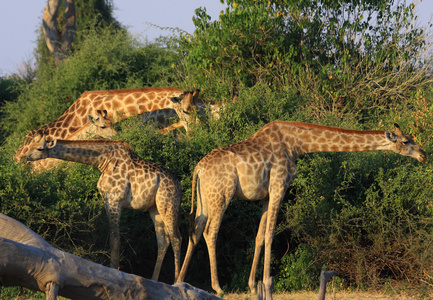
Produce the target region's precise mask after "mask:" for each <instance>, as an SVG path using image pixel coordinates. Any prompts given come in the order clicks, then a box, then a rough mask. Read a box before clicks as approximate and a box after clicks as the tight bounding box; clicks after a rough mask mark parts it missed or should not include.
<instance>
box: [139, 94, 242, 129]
mask: <svg viewBox="0 0 433 300" xmlns="http://www.w3.org/2000/svg"><path fill="white" fill-rule="evenodd" d="M199 93H200V90H199V89H197V90H195V92H194V94H193V99H192V101H191V106H190V110H189V112H190V115H192V114H193V113H192V111H193V109H195V108H196V109H197V114H198V115H199V116H201V117H204V118H205V119H208V118H209V117H210V116H211V117H213V118H214V119H215V120H218V119H219V118H220V117H221V109H222V108H223V107H224V104H221V103H219V102H216V101H206V100H203V99H201V98H199ZM237 97H238V94H237V93H235V94H234V96H233V103H235V102H236V99H237ZM172 100H173V101H176V102H180V101H181V100H182V99H181V97H174V98H172ZM141 116H142V117H143V122H149V121H153V122H154V123H155V125H156V126H157V127H158V128H159V131H160V132H161V133H164V134H166V133H168V132H171V131H175V130H176V129H178V128H181V127H184V128H185V130H186V132H187V133H188V129H189V127H188V123H190V124H191V123H197V122H200V121H199V120H193V119H191V118H188V119H184V120H183V122H182V120H181V121H179V122H177V123H173V119H174V118H175V117H176V116H177V114H176V111H175V110H173V109H162V110H157V111H152V112H148V113H143V114H141Z"/></svg>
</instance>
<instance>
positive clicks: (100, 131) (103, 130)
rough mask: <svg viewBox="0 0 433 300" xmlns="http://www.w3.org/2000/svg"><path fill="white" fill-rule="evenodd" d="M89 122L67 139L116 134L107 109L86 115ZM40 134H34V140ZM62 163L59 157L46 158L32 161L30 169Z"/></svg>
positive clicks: (103, 137)
mask: <svg viewBox="0 0 433 300" xmlns="http://www.w3.org/2000/svg"><path fill="white" fill-rule="evenodd" d="M87 117H88V119H89V123H87V124H86V125H84V126H83V127H81V129H79V130H77V131H75V132H74V133H73V134H72V135H70V136H69V137H68V138H67V140H85V139H106V138H111V137H114V136H117V131H116V130H115V129H114V127H113V123H112V122H111V121H110V119H109V118H108V116H107V111H106V110H104V114H102V112H101V111H100V110H98V111H97V112H96V115H95V116H92V115H88V116H87ZM41 138H42V136H36V137H35V141H36V142H37V141H39V140H40V139H41ZM61 163H62V160H61V159H57V158H47V159H44V160H38V161H34V162H32V171H33V172H40V171H42V170H46V169H51V168H54V167H57V166H58V165H59V164H61Z"/></svg>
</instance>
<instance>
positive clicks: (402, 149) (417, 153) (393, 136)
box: [385, 124, 427, 162]
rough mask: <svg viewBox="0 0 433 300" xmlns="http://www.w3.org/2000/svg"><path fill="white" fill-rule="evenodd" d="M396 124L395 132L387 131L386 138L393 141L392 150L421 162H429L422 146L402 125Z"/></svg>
mask: <svg viewBox="0 0 433 300" xmlns="http://www.w3.org/2000/svg"><path fill="white" fill-rule="evenodd" d="M394 126H395V130H394V132H391V131H387V132H385V135H386V138H387V139H388V140H389V141H390V142H391V150H392V151H394V152H395V153H398V154H401V155H404V156H409V157H413V158H415V159H417V160H418V161H419V162H427V160H426V153H425V151H424V150H423V149H422V148H421V146H420V145H418V144H417V143H416V142H415V141H414V140H413V138H412V137H411V136H410V135H408V134H404V133H403V131H402V130H401V129H400V126H398V125H397V124H394Z"/></svg>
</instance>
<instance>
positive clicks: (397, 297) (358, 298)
mask: <svg viewBox="0 0 433 300" xmlns="http://www.w3.org/2000/svg"><path fill="white" fill-rule="evenodd" d="M432 296H433V295H429V296H425V297H422V296H420V295H419V294H410V293H407V294H403V293H401V294H391V293H387V294H385V293H381V292H348V291H339V292H332V291H328V292H327V293H326V300H363V299H369V300H409V299H411V300H413V299H432ZM223 298H224V299H227V300H255V299H257V296H256V295H252V294H249V293H239V294H226V295H224V297H223ZM273 299H274V300H316V299H317V292H294V293H283V294H274V295H273Z"/></svg>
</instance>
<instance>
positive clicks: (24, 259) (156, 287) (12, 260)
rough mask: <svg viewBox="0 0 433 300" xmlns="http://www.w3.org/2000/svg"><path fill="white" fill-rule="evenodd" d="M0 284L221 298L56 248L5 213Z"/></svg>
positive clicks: (72, 292)
mask: <svg viewBox="0 0 433 300" xmlns="http://www.w3.org/2000/svg"><path fill="white" fill-rule="evenodd" d="M0 249H1V251H0V284H1V285H3V286H22V287H25V288H28V289H31V290H36V291H41V292H45V293H46V299H56V297H57V295H59V296H63V297H66V298H70V299H90V300H91V299H209V300H213V299H221V298H219V297H216V296H215V295H212V294H210V293H208V292H205V291H203V290H200V289H197V288H195V287H193V286H191V285H189V284H187V283H183V282H182V283H178V284H175V285H168V284H164V283H161V282H157V281H153V280H150V279H145V278H142V277H140V276H136V275H133V274H128V273H125V272H121V271H119V270H115V269H112V268H108V267H105V266H102V265H100V264H96V263H93V262H91V261H88V260H86V259H83V258H81V257H78V256H76V255H73V254H71V253H67V252H64V251H61V250H59V249H57V248H54V247H52V246H51V245H50V244H49V243H47V242H46V241H45V240H44V239H42V238H41V237H40V236H38V235H37V234H36V233H35V232H33V231H32V230H31V229H30V228H28V227H27V226H25V225H24V224H22V223H20V222H18V221H16V220H14V219H12V218H10V217H7V216H5V215H3V214H0Z"/></svg>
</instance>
